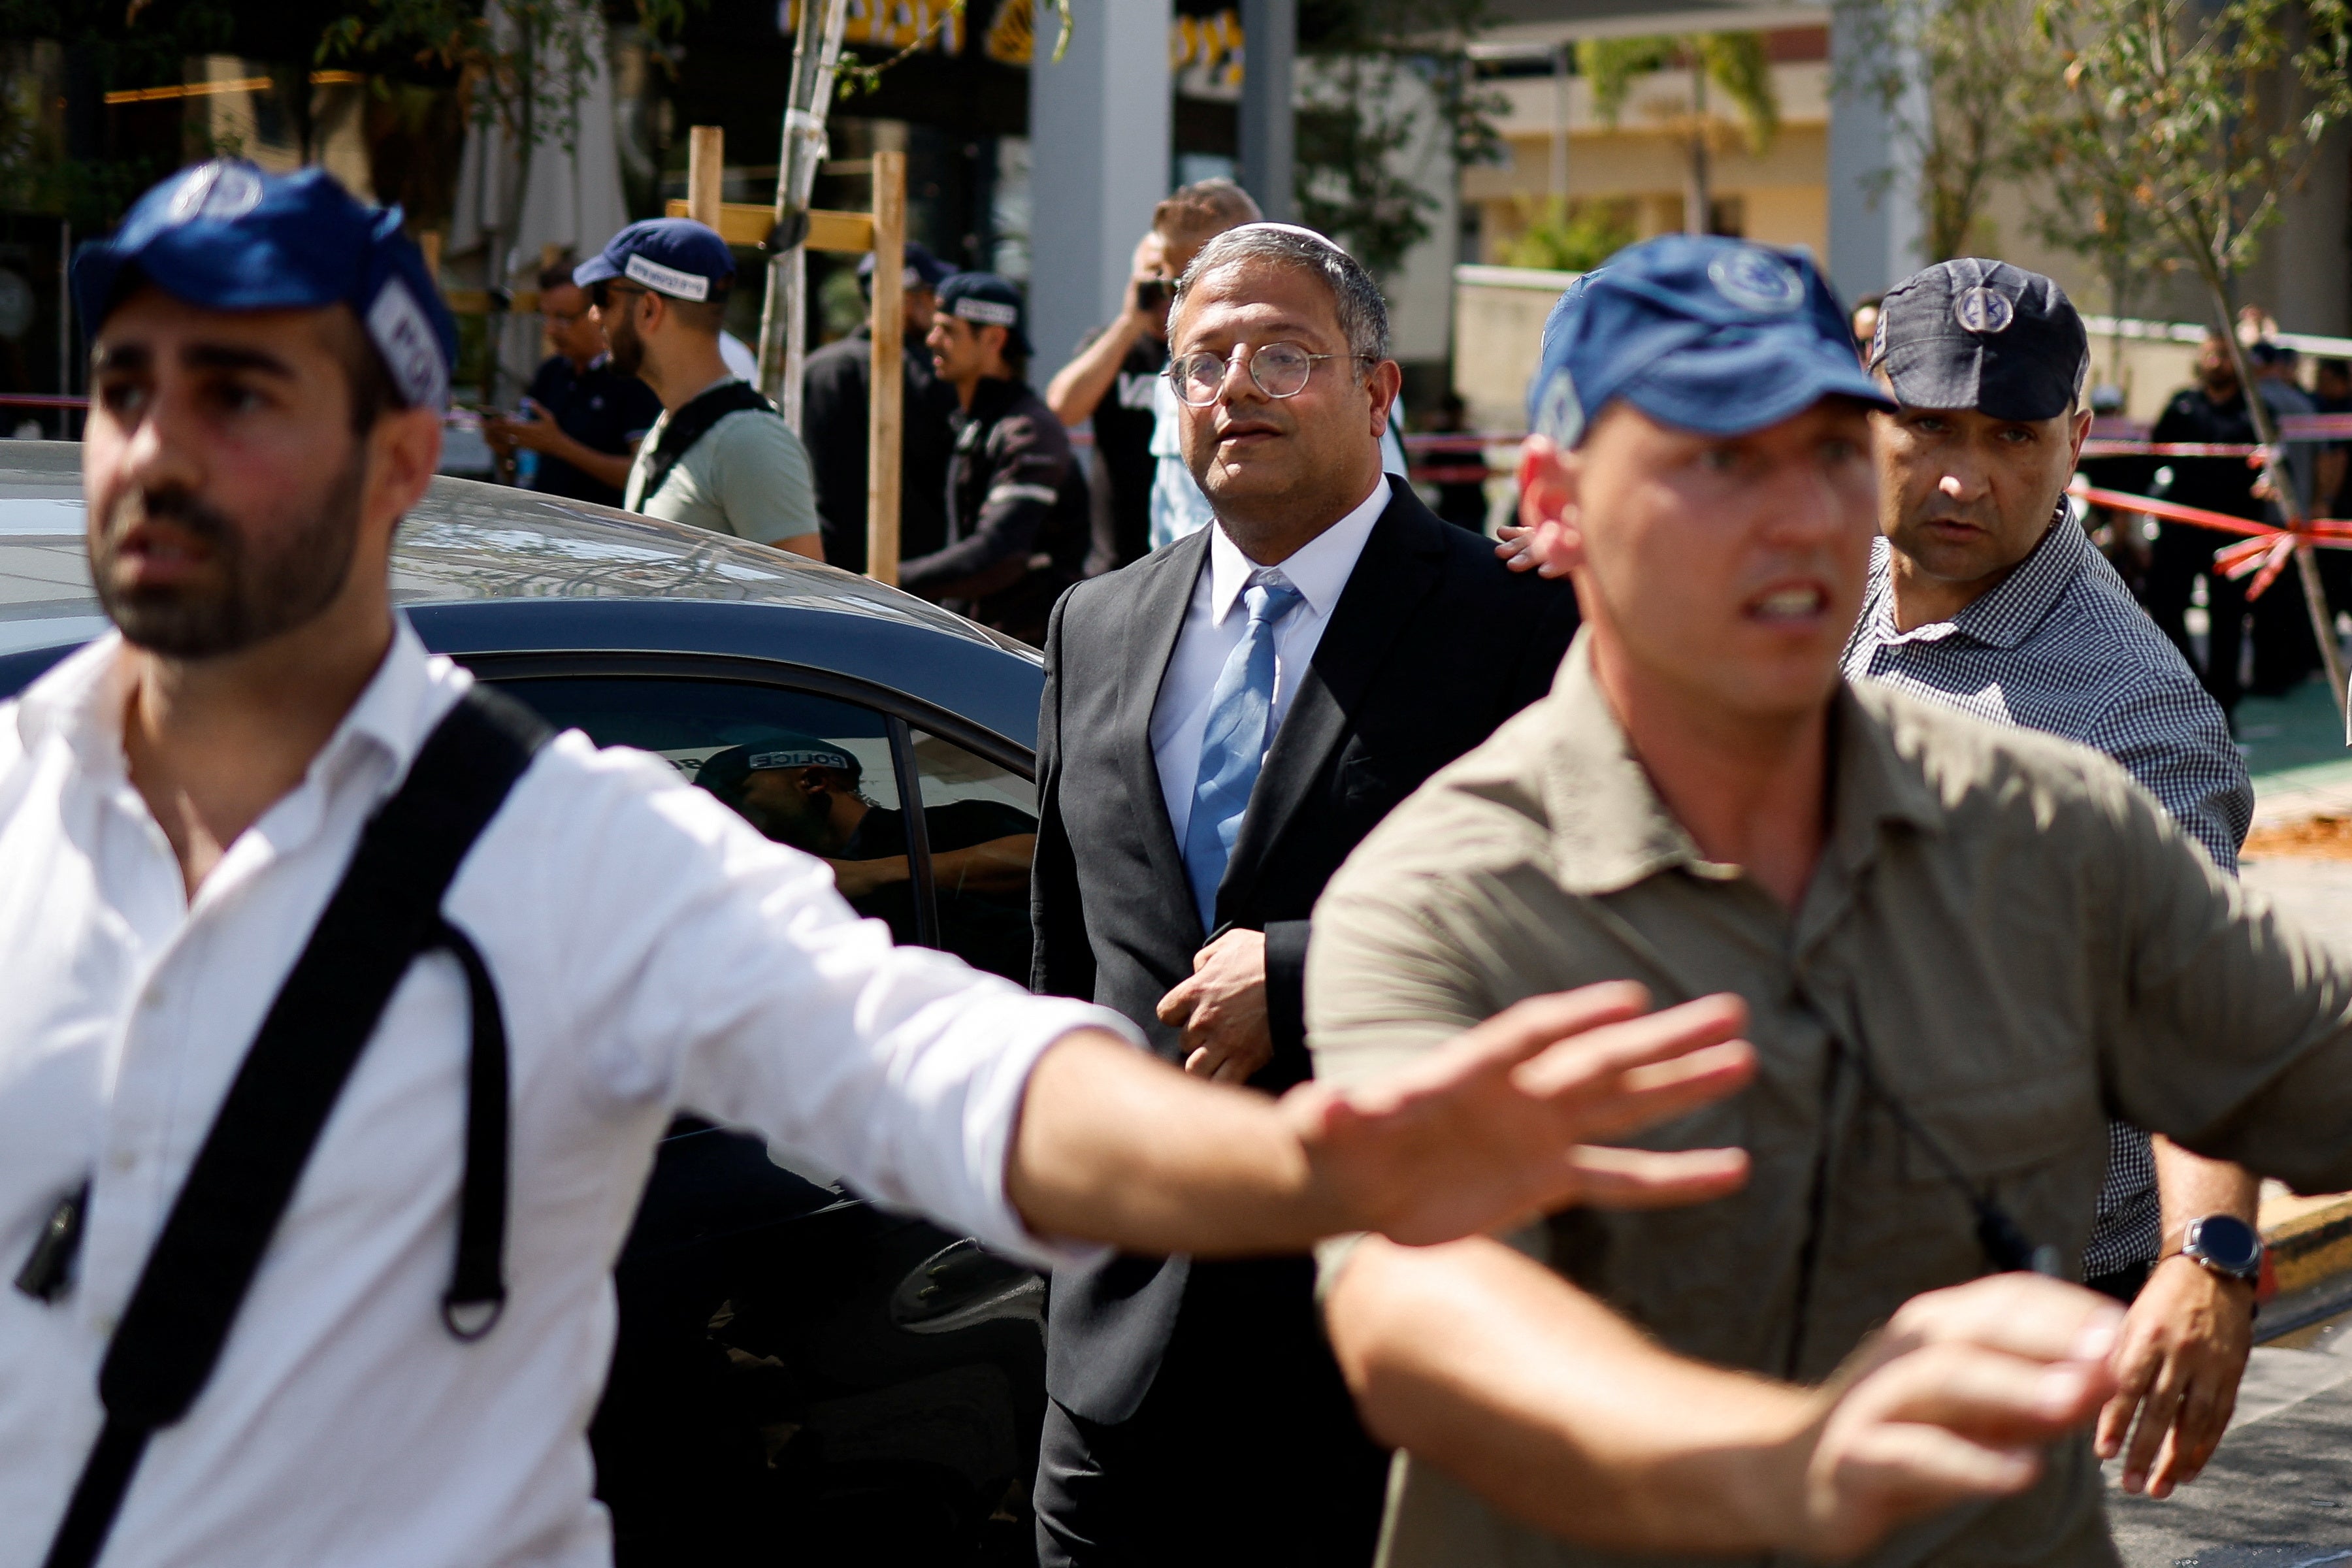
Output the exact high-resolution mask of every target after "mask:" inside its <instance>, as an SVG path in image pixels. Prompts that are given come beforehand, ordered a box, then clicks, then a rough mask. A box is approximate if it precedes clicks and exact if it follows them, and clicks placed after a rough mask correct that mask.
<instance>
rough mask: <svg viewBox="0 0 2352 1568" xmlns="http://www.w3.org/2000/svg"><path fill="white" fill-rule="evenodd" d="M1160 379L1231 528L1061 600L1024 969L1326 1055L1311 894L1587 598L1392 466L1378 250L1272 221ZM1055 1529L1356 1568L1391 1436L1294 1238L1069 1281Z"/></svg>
mask: <svg viewBox="0 0 2352 1568" xmlns="http://www.w3.org/2000/svg"><path fill="white" fill-rule="evenodd" d="M1170 328H1171V351H1172V352H1171V362H1170V372H1169V374H1171V377H1172V378H1174V380H1175V382H1176V386H1177V391H1178V394H1179V396H1180V398H1181V400H1182V402H1183V403H1184V405H1185V406H1184V410H1183V420H1182V425H1183V436H1184V443H1185V451H1186V458H1187V462H1188V465H1189V466H1190V468H1192V473H1193V475H1194V477H1195V478H1196V479H1198V480H1199V481H1200V483H1201V486H1202V490H1203V491H1204V493H1205V494H1206V495H1207V496H1208V498H1209V500H1210V501H1211V503H1212V505H1213V507H1214V509H1215V511H1216V515H1217V526H1216V527H1215V528H1212V529H1204V530H1202V531H1200V532H1199V533H1196V534H1193V535H1192V536H1191V537H1189V538H1187V539H1185V540H1182V541H1181V542H1178V543H1177V544H1175V545H1173V546H1171V548H1168V549H1165V550H1161V551H1159V552H1155V553H1153V554H1152V555H1150V556H1148V557H1146V558H1145V559H1144V560H1142V561H1140V562H1138V563H1135V564H1134V565H1132V566H1130V567H1129V568H1127V569H1126V570H1125V571H1122V572H1118V573H1113V574H1109V575H1108V576H1104V577H1099V578H1096V579H1093V580H1091V581H1089V582H1086V583H1082V584H1078V585H1077V586H1076V588H1074V589H1072V590H1071V591H1070V593H1069V594H1068V595H1066V596H1065V597H1064V598H1063V599H1062V601H1061V603H1060V605H1058V606H1056V608H1055V614H1054V617H1053V623H1052V626H1051V628H1050V630H1049V632H1048V634H1047V640H1046V647H1045V660H1046V665H1045V668H1046V684H1045V708H1044V712H1043V714H1042V716H1041V720H1040V724H1039V753H1038V766H1039V773H1038V776H1039V781H1040V784H1041V807H1040V809H1041V815H1042V817H1043V821H1042V822H1041V824H1040V826H1039V829H1038V832H1039V837H1038V844H1037V854H1036V865H1035V877H1034V904H1035V917H1036V943H1037V945H1036V962H1035V966H1034V975H1033V984H1034V985H1035V987H1036V988H1037V989H1038V990H1040V991H1045V992H1053V993H1060V994H1068V995H1075V996H1085V997H1092V998H1094V999H1095V1000H1097V1001H1098V1002H1101V1003H1104V1004H1106V1005H1109V1006H1112V1007H1115V1008H1117V1009H1118V1010H1119V1011H1120V1012H1122V1013H1124V1014H1126V1015H1127V1016H1129V1017H1130V1018H1132V1019H1134V1020H1135V1022H1136V1023H1137V1024H1138V1025H1139V1026H1141V1027H1142V1028H1143V1029H1144V1031H1145V1032H1146V1034H1147V1035H1148V1036H1149V1037H1150V1040H1151V1042H1152V1047H1153V1049H1155V1050H1156V1051H1157V1052H1159V1054H1160V1055H1161V1056H1163V1057H1165V1058H1169V1059H1170V1060H1171V1061H1175V1062H1180V1063H1181V1064H1182V1065H1183V1066H1184V1067H1185V1068H1187V1069H1188V1070H1190V1071H1192V1072H1194V1073H1198V1074H1201V1075H1202V1076H1205V1077H1210V1078H1216V1079H1227V1080H1232V1081H1245V1082H1247V1083H1248V1084H1249V1085H1251V1086H1252V1087H1255V1088H1257V1089H1265V1090H1266V1091H1268V1092H1280V1091H1281V1090H1282V1089H1286V1088H1288V1087H1289V1086H1291V1085H1293V1084H1295V1083H1297V1082H1298V1081H1300V1080H1301V1079H1305V1078H1307V1076H1308V1065H1307V1052H1306V1047H1305V1031H1304V1024H1303V1018H1302V1011H1301V1000H1300V995H1301V977H1302V973H1303V968H1304V963H1305V959H1306V952H1307V941H1308V934H1309V931H1308V921H1307V916H1308V913H1309V911H1310V910H1311V909H1312V907H1313V905H1314V902H1315V900H1316V897H1317V895H1318V894H1319V893H1320V892H1321V891H1322V889H1323V885H1324V883H1325V881H1326V880H1328V879H1329V877H1330V876H1331V874H1332V873H1333V872H1334V871H1335V870H1337V869H1338V868H1339V863H1340V861H1341V860H1342V859H1344V858H1346V857H1347V855H1348V852H1349V850H1350V849H1352V848H1354V847H1355V846H1356V844H1357V842H1358V841H1359V840H1360V839H1361V838H1362V837H1364V835H1365V834H1366V833H1367V832H1368V831H1370V828H1371V827H1372V826H1373V825H1374V824H1375V823H1377V822H1378V821H1379V820H1380V819H1381V817H1382V816H1385V815H1386V814H1387V813H1388V811H1389V810H1390V808H1391V807H1392V806H1394V805H1396V804H1397V803H1398V802H1399V801H1401V800H1402V799H1403V798H1404V796H1405V795H1407V794H1409V793H1411V792H1412V790H1413V789H1414V788H1415V787H1416V786H1417V785H1418V784H1420V783H1421V782H1422V781H1423V779H1425V778H1427V777H1428V776H1429V775H1430V774H1431V773H1433V772H1434V771H1436V770H1437V769H1438V768H1439V767H1441V766H1443V765H1444V763H1448V762H1450V761H1452V760H1453V759H1454V758H1455V757H1457V756H1459V755H1461V754H1462V753H1463V752H1466V751H1468V750H1470V749H1471V748H1472V747H1474V746H1475V745H1477V744H1478V743H1479V742H1482V741H1484V740H1485V739H1486V736H1487V735H1488V734H1489V733H1490V732H1491V731H1493V730H1494V729H1495V728H1496V725H1498V724H1499V723H1501V722H1502V721H1503V720H1505V719H1506V718H1507V717H1509V716H1510V715H1511V714H1512V713H1514V712H1516V711H1517V710H1518V709H1520V708H1521V707H1523V706H1525V705H1526V704H1527V703H1528V702H1529V701H1531V700H1534V699H1535V698H1536V697H1538V696H1539V695H1540V694H1542V693H1543V692H1544V691H1545V690H1547V689H1549V685H1550V683H1551V679H1552V675H1553V672H1554V670H1555V668H1557V667H1558V665H1559V661H1560V659H1561V658H1562V656H1563V655H1564V653H1565V652H1566V650H1567V647H1568V644H1569V640H1570V637H1572V636H1573V634H1574V631H1575V626H1576V605H1575V600H1574V597H1573V595H1571V594H1568V593H1562V592H1560V591H1559V584H1545V583H1538V582H1533V581H1529V580H1528V579H1525V578H1515V577H1514V576H1513V575H1512V574H1510V573H1509V572H1507V570H1505V569H1504V568H1503V567H1502V565H1501V564H1500V563H1498V562H1496V560H1495V559H1494V555H1493V552H1492V550H1491V547H1490V546H1488V545H1487V544H1486V542H1485V541H1484V540H1481V539H1479V538H1477V537H1475V535H1473V534H1470V533H1467V532H1465V531H1463V530H1461V529H1458V528H1453V527H1449V526H1448V525H1446V524H1444V523H1443V522H1440V521H1438V520H1437V519H1436V518H1435V517H1433V516H1432V515H1431V514H1430V512H1429V511H1428V510H1427V509H1426V508H1424V507H1423V506H1422V504H1421V503H1420V502H1419V501H1418V500H1415V499H1414V498H1413V496H1412V491H1411V490H1409V489H1405V488H1403V487H1402V486H1394V487H1392V486H1391V482H1390V481H1389V480H1388V479H1386V478H1385V477H1384V476H1383V475H1382V473H1381V453H1380V436H1381V430H1382V428H1383V427H1384V426H1385V425H1386V422H1387V420H1388V417H1389V413H1390V410H1391V406H1392V405H1393V404H1394V402H1395V399H1396V395H1397V391H1398V386H1399V383H1400V380H1401V374H1400V372H1399V370H1398V368H1397V366H1396V364H1395V363H1393V362H1392V361H1391V360H1390V359H1389V357H1388V321H1387V310H1386V308H1385V306H1384V304H1383V303H1382V301H1381V295H1380V291H1379V289H1378V288H1377V287H1376V286H1375V285H1374V284H1373V282H1372V280H1371V279H1370V277H1368V276H1367V275H1366V274H1365V273H1364V271H1363V269H1362V268H1360V267H1359V266H1358V265H1357V264H1356V263H1355V262H1354V261H1353V260H1352V259H1350V258H1349V257H1348V256H1347V255H1346V254H1345V253H1344V252H1342V251H1341V250H1339V247H1336V246H1334V245H1332V244H1331V243H1330V242H1329V241H1328V240H1326V239H1324V238H1322V237H1320V236H1318V235H1315V234H1312V233H1310V232H1308V231H1307V230H1304V229H1298V228H1292V227H1289V226H1284V225H1276V224H1254V225H1248V226H1243V227H1241V228H1237V229H1234V230H1232V231H1231V232H1229V233H1227V234H1224V235H1223V236H1221V237H1218V238H1216V239H1215V240H1213V241H1212V242H1211V243H1210V244H1209V245H1208V247H1205V248H1204V249H1203V250H1202V253H1201V255H1200V257H1199V258H1198V259H1197V260H1196V261H1195V262H1194V263H1193V265H1192V267H1191V268H1189V269H1188V271H1187V273H1186V275H1185V277H1184V279H1183V280H1182V281H1181V284H1180V285H1179V289H1178V292H1177V296H1176V302H1175V305H1174V308H1173V310H1172V313H1171V321H1170ZM1046 1388H1047V1392H1048V1393H1049V1394H1051V1395H1052V1405H1051V1406H1050V1407H1049V1410H1048V1413H1047V1415H1046V1426H1045V1445H1044V1451H1043V1454H1042V1456H1041V1458H1040V1464H1039V1471H1038V1483H1037V1505H1038V1509H1037V1511H1038V1542H1039V1551H1040V1553H1041V1556H1042V1558H1043V1560H1044V1562H1045V1563H1047V1564H1049V1565H1059V1564H1073V1565H1085V1564H1108V1563H1120V1564H1127V1563H1163V1562H1164V1563H1188V1564H1190V1563H1201V1562H1210V1561H1213V1562H1216V1563H1219V1564H1220V1565H1221V1568H1230V1565H1233V1564H1236V1563H1269V1564H1271V1563H1280V1564H1283V1565H1284V1568H1307V1565H1312V1564H1321V1563H1330V1564H1334V1565H1344V1568H1361V1565H1362V1564H1365V1563H1369V1562H1370V1558H1371V1552H1372V1547H1373V1542H1374V1538H1375V1535H1376V1533H1377V1531H1378V1527H1379V1516H1380V1503H1381V1488H1382V1484H1383V1479H1384V1476H1385V1472H1386V1460H1385V1457H1384V1456H1383V1455H1382V1454H1381V1452H1380V1451H1379V1450H1378V1449H1377V1448H1375V1447H1373V1446H1372V1444H1371V1443H1370V1440H1369V1439H1368V1438H1366V1437H1365V1436H1364V1434H1363V1432H1362V1429H1361V1428H1360V1426H1358V1425H1357V1422H1356V1419H1355V1414H1354V1410H1353V1408H1352V1406H1351V1405H1350V1404H1349V1398H1348V1394H1347V1392H1346V1389H1345V1387H1344V1386H1343V1385H1342V1384H1341V1382H1340V1379H1339V1373H1338V1371H1337V1368H1336V1367H1335V1366H1334V1364H1333V1363H1332V1361H1331V1357H1330V1353H1329V1352H1328V1349H1327V1347H1326V1346H1325V1344H1324V1342H1323V1338H1322V1334H1321V1331H1320V1329H1319V1327H1318V1324H1317V1321H1316V1318H1315V1309H1314V1302H1313V1297H1312V1268H1311V1265H1310V1264H1309V1262H1308V1261H1307V1259H1306V1258H1278V1259H1272V1260H1265V1261H1253V1262H1242V1263H1203V1262H1195V1261H1193V1260H1191V1259H1188V1258H1170V1259H1166V1260H1161V1259H1157V1258H1137V1257H1125V1256H1122V1257H1118V1258H1112V1259H1110V1260H1108V1262H1106V1263H1103V1264H1100V1265H1097V1266H1096V1267H1093V1268H1085V1269H1071V1270H1065V1271H1064V1272H1062V1273H1060V1274H1057V1275H1056V1276H1055V1280H1054V1289H1053V1296H1052V1305H1051V1310H1050V1312H1049V1316H1048V1327H1047V1334H1046Z"/></svg>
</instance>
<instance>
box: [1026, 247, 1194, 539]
mask: <svg viewBox="0 0 2352 1568" xmlns="http://www.w3.org/2000/svg"><path fill="white" fill-rule="evenodd" d="M1160 205H1161V206H1162V207H1165V206H1166V205H1168V204H1167V203H1166V202H1162V203H1161V204H1160ZM1167 257H1168V242H1167V240H1166V239H1165V238H1163V237H1161V235H1160V231H1159V230H1157V229H1154V230H1152V231H1151V232H1150V233H1149V234H1147V235H1145V236H1144V237H1142V238H1141V239H1140V240H1139V241H1137V243H1136V247H1135V269H1134V273H1133V275H1132V276H1131V277H1129V279H1128V284H1127V302H1126V308H1125V309H1123V310H1120V312H1119V315H1118V320H1117V321H1113V322H1112V323H1111V324H1110V325H1108V326H1107V327H1105V328H1103V329H1102V330H1101V331H1098V332H1096V333H1095V334H1094V335H1093V336H1092V337H1090V338H1088V339H1087V341H1086V342H1085V343H1084V344H1083V345H1082V346H1081V347H1080V348H1079V351H1078V356H1077V357H1076V359H1074V360H1072V361H1071V362H1070V363H1067V364H1066V365H1064V366H1063V367H1062V368H1061V369H1060V370H1058V371H1056V372H1055V374H1054V379H1053V380H1052V381H1051V382H1050V383H1048V384H1046V387H1045V406H1046V407H1048V408H1050V409H1052V410H1053V411H1054V416H1055V418H1057V419H1059V420H1061V422H1062V423H1063V424H1064V425H1066V426H1071V427H1073V428H1075V427H1076V426H1079V425H1083V424H1085V423H1087V421H1088V420H1092V421H1093V422H1094V437H1095V444H1094V455H1093V458H1092V459H1091V461H1090V462H1089V463H1088V465H1087V467H1088V468H1089V470H1090V472H1089V474H1088V480H1089V483H1088V486H1087V488H1088V489H1089V490H1091V491H1092V501H1093V518H1092V521H1093V525H1094V541H1093V547H1092V548H1091V549H1090V550H1089V551H1088V552H1087V564H1086V574H1087V576H1089V577H1099V576H1100V575H1102V574H1104V573H1106V572H1109V571H1113V570H1115V569H1117V568H1118V567H1121V566H1124V565H1126V564H1127V563H1129V562H1130V561H1138V560H1140V559H1142V557H1143V555H1144V552H1147V551H1149V550H1150V548H1151V485H1152V479H1153V476H1154V474H1155V472H1156V470H1157V468H1158V460H1157V459H1156V458H1153V456H1152V448H1151V437H1152V433H1153V431H1154V430H1155V429H1156V428H1157V426H1158V423H1159V416H1158V414H1157V412H1156V406H1157V393H1158V389H1159V385H1160V371H1161V370H1163V369H1165V368H1166V367H1167V364H1168V294H1169V290H1170V289H1171V286H1172V285H1171V280H1172V279H1173V278H1174V276H1175V275H1174V274H1173V273H1172V272H1171V271H1170V270H1169V269H1168V261H1167ZM1188 259H1189V258H1188Z"/></svg>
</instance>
